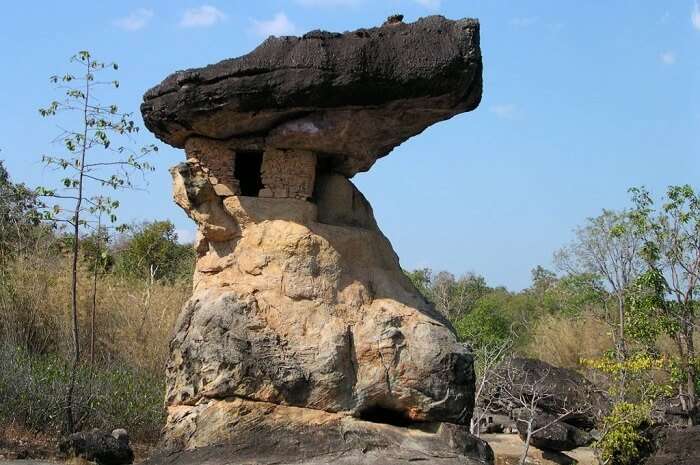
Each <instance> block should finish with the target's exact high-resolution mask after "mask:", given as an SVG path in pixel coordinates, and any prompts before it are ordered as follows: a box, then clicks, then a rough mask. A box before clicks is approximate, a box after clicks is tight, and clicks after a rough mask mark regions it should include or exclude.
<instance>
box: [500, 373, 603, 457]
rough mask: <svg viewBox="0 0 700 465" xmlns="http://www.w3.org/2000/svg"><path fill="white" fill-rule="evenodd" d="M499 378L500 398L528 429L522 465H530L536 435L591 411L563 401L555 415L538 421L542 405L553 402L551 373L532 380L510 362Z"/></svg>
mask: <svg viewBox="0 0 700 465" xmlns="http://www.w3.org/2000/svg"><path fill="white" fill-rule="evenodd" d="M496 375H497V377H498V381H497V389H498V395H499V396H500V398H501V400H502V401H505V402H506V403H508V404H510V405H511V407H512V408H513V409H517V410H518V415H517V418H516V421H517V422H518V423H521V424H524V425H525V435H524V436H525V437H524V438H523V442H524V445H523V451H522V453H521V455H520V460H519V461H518V464H519V465H525V464H526V463H527V454H528V452H529V450H530V443H531V442H532V438H533V437H534V436H535V435H537V434H538V433H541V432H544V431H546V430H547V429H549V428H551V427H552V426H554V425H556V424H557V423H560V422H562V421H564V420H565V419H566V418H569V417H571V416H573V415H577V414H582V413H585V412H588V411H590V409H591V406H590V405H588V404H586V405H579V406H569V405H567V404H566V399H564V401H563V403H562V404H561V405H559V406H558V408H557V411H556V412H554V414H553V415H551V416H550V415H547V416H544V417H543V418H544V420H542V419H540V418H539V416H540V415H541V407H542V405H544V404H551V402H550V399H552V397H554V393H553V390H554V386H553V384H552V381H551V380H550V379H549V371H548V370H547V371H545V372H543V373H542V374H541V376H538V377H533V376H531V375H530V373H527V372H525V371H523V370H521V369H519V368H518V367H516V366H514V365H513V364H512V363H511V362H510V361H508V362H506V363H504V364H503V365H502V367H501V369H500V370H498V371H497V372H496Z"/></svg>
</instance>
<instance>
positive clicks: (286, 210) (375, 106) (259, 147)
mask: <svg viewBox="0 0 700 465" xmlns="http://www.w3.org/2000/svg"><path fill="white" fill-rule="evenodd" d="M481 82H482V81H481V55H480V50H479V25H478V22H477V21H475V20H460V21H451V20H447V19H445V18H442V17H438V16H434V17H429V18H425V19H421V20H419V21H417V22H415V23H412V24H404V23H402V22H401V20H400V18H398V17H395V18H393V19H392V20H391V21H388V22H387V23H385V24H384V25H383V26H382V27H379V28H373V29H361V30H358V31H355V32H349V33H345V34H333V33H328V32H320V31H315V32H311V33H308V34H306V35H305V36H303V37H301V38H297V37H284V38H270V39H268V40H267V41H265V42H264V43H263V44H262V45H261V46H260V47H258V48H257V49H256V50H254V51H253V52H252V53H250V54H249V55H246V56H244V57H241V58H237V59H233V60H227V61H223V62H221V63H219V64H215V65H211V66H208V67H205V68H201V69H195V70H189V71H183V72H178V73H175V74H174V75H172V76H170V77H168V78H167V79H165V81H163V83H162V84H160V85H159V86H157V87H155V88H154V89H152V90H150V91H148V92H147V93H146V95H145V98H144V103H143V105H142V112H143V115H144V119H145V121H146V124H147V126H148V127H149V129H151V130H152V131H153V132H154V133H155V134H156V135H157V136H158V137H159V138H161V139H162V140H164V141H165V142H167V143H169V144H171V145H173V146H176V147H184V148H185V151H186V154H187V160H186V162H184V163H181V164H179V165H177V166H176V167H174V168H173V169H172V170H171V173H172V175H173V179H174V196H175V201H176V202H177V203H178V204H179V205H180V206H181V207H182V208H183V209H184V210H185V211H186V212H187V214H188V215H189V216H190V217H191V218H192V219H193V220H194V221H195V222H196V223H197V225H198V235H197V242H196V244H195V247H196V250H197V254H198V259H197V265H196V271H195V277H194V295H193V296H192V298H191V299H190V301H189V302H188V303H187V304H186V305H185V308H184V309H183V311H182V314H181V315H180V318H179V321H178V323H177V325H176V328H175V332H174V336H173V339H172V342H171V345H170V351H171V356H170V361H169V363H168V367H167V396H166V403H167V406H168V421H167V425H166V427H165V430H164V443H165V445H166V446H167V447H168V448H169V449H173V448H174V449H178V450H183V449H184V451H183V452H181V453H180V454H184V455H176V456H173V455H168V456H167V457H166V456H163V457H161V459H154V460H155V462H154V463H158V460H161V462H162V463H197V461H207V463H219V462H216V460H214V457H220V458H221V460H222V461H221V463H224V462H225V463H229V464H236V463H239V461H240V463H251V462H250V461H249V460H250V459H251V457H254V458H255V459H256V460H258V462H255V463H268V462H270V463H273V462H274V463H318V464H323V463H330V462H334V463H346V462H342V461H337V460H336V459H338V457H339V455H338V454H341V455H342V456H343V457H345V459H344V460H350V461H347V463H353V464H363V463H387V464H390V463H396V464H403V463H408V462H410V461H414V460H428V462H427V463H444V464H446V465H451V464H476V463H490V462H491V461H492V454H491V452H490V449H489V448H488V446H487V445H485V444H484V443H482V442H480V441H479V440H477V439H475V438H472V437H471V436H469V434H468V432H467V429H466V428H465V426H464V425H468V424H469V419H470V418H471V414H472V409H473V403H474V371H473V361H472V357H471V354H470V353H469V352H468V351H467V350H466V349H465V348H464V346H463V345H461V344H459V343H458V341H457V338H456V336H455V332H454V330H453V328H452V327H451V325H450V324H449V322H448V321H447V320H446V319H444V318H443V317H442V316H441V315H440V314H439V313H437V312H436V311H435V310H434V309H433V308H432V307H431V305H430V304H429V303H427V302H426V301H425V299H424V298H423V297H422V296H421V295H420V293H419V292H418V291H417V290H416V289H415V287H414V286H413V285H412V284H411V282H410V281H409V280H408V279H407V277H406V276H405V275H404V274H403V272H402V270H401V268H400V266H399V261H398V257H397V256H396V254H395V253H394V251H393V249H392V247H391V244H390V243H389V241H388V240H387V239H386V238H385V237H384V235H383V234H382V233H381V231H380V230H379V228H378V227H377V223H376V221H375V219H374V216H373V213H372V208H371V206H370V205H369V203H368V202H367V200H366V199H365V198H364V196H363V195H362V194H361V193H360V192H359V191H358V190H357V189H356V188H355V186H354V185H353V184H352V183H351V182H350V180H349V179H348V178H349V177H350V176H352V175H354V174H355V173H357V172H358V171H362V170H367V169H369V168H370V167H371V166H372V164H373V163H374V161H375V160H376V159H377V158H378V157H380V156H383V155H386V154H387V153H388V152H389V151H390V150H391V149H392V148H393V147H395V146H396V145H398V144H400V143H401V142H403V141H404V140H406V139H407V138H409V137H411V136H413V135H415V134H418V133H419V132H421V131H422V130H424V129H425V128H426V127H428V126H430V125H431V124H433V123H435V122H438V121H441V120H445V119H447V118H450V117H452V116H454V115H456V114H458V113H462V112H465V111H468V110H471V109H474V108H475V107H476V106H477V105H478V102H479V100H480V98H481ZM217 447H218V449H217ZM212 448H214V449H212ZM217 451H218V452H217ZM368 451H372V453H371V454H370V453H368ZM222 454H223V455H222ZM164 457H166V458H164ZM173 457H179V458H175V459H174V458H173ZM312 458H313V460H311V459H312ZM390 458H391V459H390ZM178 460H179V461H180V462H178ZM212 460H213V461H212ZM237 460H238V461H237ZM266 460H267V461H266ZM373 460H374V461H373ZM392 460H393V461H392Z"/></svg>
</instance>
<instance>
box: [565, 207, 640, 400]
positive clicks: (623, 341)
mask: <svg viewBox="0 0 700 465" xmlns="http://www.w3.org/2000/svg"><path fill="white" fill-rule="evenodd" d="M641 248H642V239H641V238H640V237H639V235H638V234H637V232H636V230H635V228H634V227H633V224H632V218H631V216H630V212H628V211H622V212H616V211H612V210H603V213H602V214H601V215H599V216H597V217H595V218H589V219H588V220H587V222H586V224H585V225H584V226H583V227H580V228H578V229H576V239H575V240H574V241H573V242H572V243H571V244H570V245H569V246H568V247H565V248H563V249H561V250H559V251H558V252H556V253H555V256H554V260H555V263H556V265H557V267H558V268H559V269H560V270H561V271H564V272H566V273H569V274H570V275H587V274H588V275H594V276H599V277H600V278H602V280H603V281H604V282H605V283H606V284H607V288H608V291H609V292H610V295H611V296H612V298H613V299H614V302H615V314H614V315H608V314H607V310H606V315H605V316H604V320H605V321H606V322H607V323H608V324H611V325H613V326H614V327H615V328H616V331H614V332H613V333H612V334H613V338H614V342H615V355H616V358H617V360H618V361H619V362H622V361H624V360H625V358H626V357H627V338H626V334H625V323H626V317H625V312H626V309H627V306H628V302H627V295H628V291H629V288H630V285H631V284H632V282H633V281H634V280H635V279H636V278H637V276H639V273H640V271H641V269H642V259H641V256H640V250H641ZM604 308H606V309H607V302H604ZM624 394H625V377H624V376H621V378H620V386H619V395H620V396H621V398H622V397H624Z"/></svg>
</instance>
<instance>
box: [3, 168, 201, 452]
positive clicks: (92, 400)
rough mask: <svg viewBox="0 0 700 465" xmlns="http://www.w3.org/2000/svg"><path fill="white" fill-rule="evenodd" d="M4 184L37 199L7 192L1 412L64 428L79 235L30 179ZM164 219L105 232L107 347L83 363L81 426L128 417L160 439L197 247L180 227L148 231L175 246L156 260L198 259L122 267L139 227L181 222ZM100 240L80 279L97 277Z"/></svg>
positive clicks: (86, 302)
mask: <svg viewBox="0 0 700 465" xmlns="http://www.w3.org/2000/svg"><path fill="white" fill-rule="evenodd" d="M0 189H2V190H3V192H22V193H23V194H22V196H21V199H34V200H32V201H29V202H26V203H22V202H24V201H23V200H21V199H20V203H18V200H17V199H18V198H19V197H17V196H15V197H13V196H4V197H0V214H2V215H3V216H2V220H3V221H2V226H3V229H2V231H0V232H1V233H2V234H3V236H2V238H3V242H2V244H0V249H1V250H2V251H3V254H2V260H0V365H1V368H0V418H1V419H0V422H2V423H4V424H12V425H17V426H20V427H23V428H27V429H30V430H32V431H45V432H49V433H57V432H59V431H60V430H61V424H62V416H61V414H60V412H61V406H62V405H63V400H62V397H63V396H64V393H65V390H66V383H67V379H68V377H69V366H70V357H71V342H70V341H71V339H70V332H71V329H70V328H71V315H70V293H69V292H68V291H69V290H70V273H69V272H68V271H69V270H70V266H69V261H70V257H69V251H70V248H71V239H70V237H67V236H64V235H63V233H62V231H61V230H60V229H53V228H48V227H46V226H44V225H42V224H41V223H39V222H37V221H36V220H35V218H36V217H35V214H34V212H35V210H34V209H33V205H35V204H34V203H32V202H35V201H36V199H35V197H34V196H33V194H32V192H31V191H30V190H28V189H27V188H26V187H24V186H21V185H16V184H14V183H12V181H11V180H10V178H9V176H7V174H5V175H3V176H0ZM8 218H10V220H8ZM154 224H156V225H157V227H153V228H151V223H146V224H143V225H138V227H135V228H133V231H137V232H136V233H134V232H127V233H125V234H121V235H116V237H115V236H112V237H110V238H109V239H110V240H109V241H106V240H105V241H104V242H103V243H104V244H105V246H104V247H105V248H104V250H103V254H104V255H106V256H108V257H109V260H105V261H104V262H103V264H102V265H101V266H102V270H101V272H100V274H99V275H98V279H99V287H98V293H97V296H96V302H97V306H98V308H99V309H100V311H99V312H98V313H97V315H96V322H95V323H96V324H95V327H96V329H97V331H96V332H97V334H96V338H95V339H96V352H97V356H96V357H95V361H94V364H92V365H91V364H89V363H87V361H85V362H84V363H82V364H81V365H80V367H79V370H78V375H77V383H76V402H75V406H76V413H77V414H76V418H77V419H78V425H79V426H80V427H84V428H91V427H100V428H106V429H110V428H115V427H120V426H126V427H128V429H129V431H130V433H131V434H132V436H133V437H134V438H135V439H136V440H155V439H156V437H157V435H158V433H159V431H160V429H161V428H162V425H163V419H164V411H163V407H162V405H163V391H164V374H163V372H164V366H165V361H166V359H167V346H168V340H169V334H170V331H171V329H172V326H173V324H174V321H175V319H176V318H177V314H178V313H179V311H180V309H181V307H182V304H183V303H184V301H185V300H186V299H187V297H188V295H189V293H190V292H191V272H192V268H191V266H192V265H191V263H192V262H191V257H192V255H193V252H192V251H191V246H187V245H181V244H178V243H177V242H176V236H175V235H174V234H163V235H157V234H156V235H150V236H148V237H149V238H150V239H148V240H144V239H143V238H141V241H140V246H144V244H146V245H145V246H146V247H149V246H148V244H150V243H151V242H154V243H156V244H158V245H159V247H161V248H162V249H167V250H170V251H175V252H176V253H168V254H162V255H157V256H155V257H154V259H153V261H152V263H153V264H154V266H156V267H158V268H160V269H169V270H177V269H179V267H187V264H188V263H189V264H190V265H189V269H188V271H187V272H186V273H184V272H183V273H182V274H181V276H180V275H176V274H173V275H169V276H162V277H161V276H158V277H156V278H155V279H144V278H143V277H142V276H143V275H141V274H139V273H137V272H131V269H130V268H129V267H126V266H123V267H122V272H119V273H117V272H116V269H115V268H116V265H117V264H119V263H121V262H122V260H123V258H122V251H123V250H130V249H131V247H132V246H131V241H132V239H133V237H135V236H137V235H138V232H139V231H143V230H150V229H155V230H158V231H172V224H171V223H169V222H156V223H154ZM17 231H19V232H20V233H16V232H17ZM83 239H84V242H83V244H90V243H91V241H90V239H91V236H90V235H87V236H85V237H83ZM163 242H168V243H167V244H163ZM93 250H95V249H91V248H90V247H84V248H83V252H84V255H83V257H82V258H81V260H80V261H79V268H78V289H90V287H91V285H92V278H93V274H92V265H93V264H94V261H93V258H94V257H93V256H92V255H91V254H92V251H93ZM103 265H104V266H103ZM185 276H186V277H185ZM79 295H80V298H79V299H78V321H79V324H80V326H81V327H82V328H89V327H90V325H89V321H90V317H91V309H92V301H91V298H90V297H91V296H90V295H89V294H88V293H80V294H79ZM80 336H81V341H80V342H81V345H83V346H84V347H87V346H88V344H89V340H90V336H91V334H90V332H89V331H82V332H81V334H80Z"/></svg>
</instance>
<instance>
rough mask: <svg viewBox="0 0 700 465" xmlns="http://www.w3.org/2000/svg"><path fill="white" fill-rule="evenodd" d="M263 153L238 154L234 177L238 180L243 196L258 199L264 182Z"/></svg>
mask: <svg viewBox="0 0 700 465" xmlns="http://www.w3.org/2000/svg"><path fill="white" fill-rule="evenodd" d="M262 160H263V153H262V152H253V151H250V152H236V164H235V168H234V170H233V175H234V176H235V177H236V179H238V182H239V184H240V189H241V195H243V196H246V197H257V196H258V194H259V193H260V189H262V188H263V182H262Z"/></svg>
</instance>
